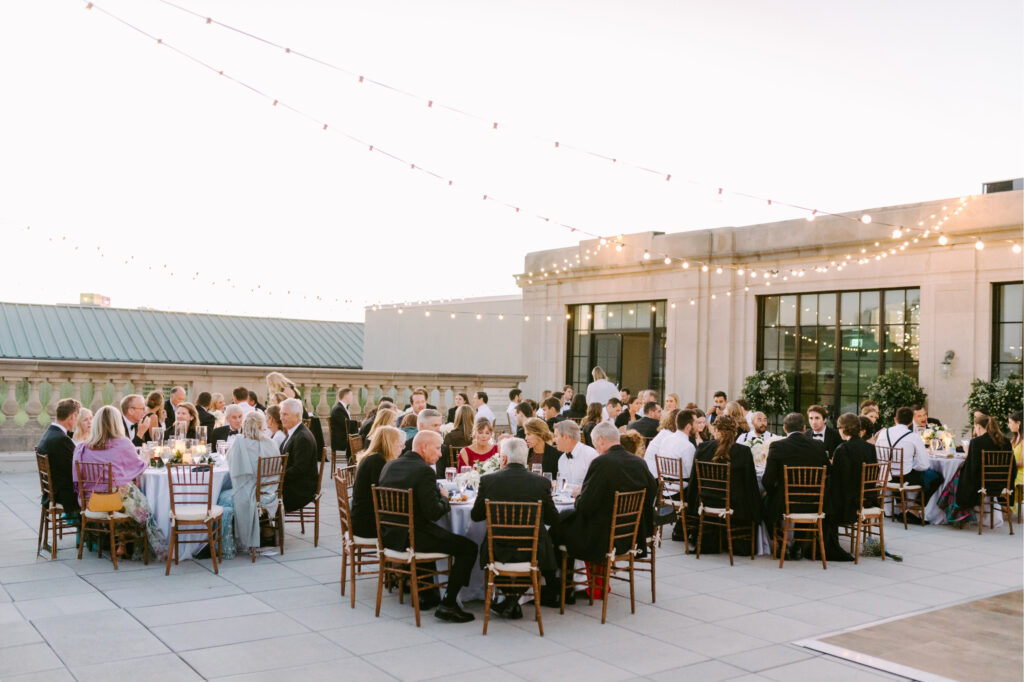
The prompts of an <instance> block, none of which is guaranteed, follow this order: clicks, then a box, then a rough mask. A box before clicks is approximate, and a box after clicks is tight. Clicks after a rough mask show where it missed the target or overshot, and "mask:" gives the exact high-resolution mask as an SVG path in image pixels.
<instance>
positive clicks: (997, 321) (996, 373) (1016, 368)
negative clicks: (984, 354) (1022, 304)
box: [991, 280, 1024, 381]
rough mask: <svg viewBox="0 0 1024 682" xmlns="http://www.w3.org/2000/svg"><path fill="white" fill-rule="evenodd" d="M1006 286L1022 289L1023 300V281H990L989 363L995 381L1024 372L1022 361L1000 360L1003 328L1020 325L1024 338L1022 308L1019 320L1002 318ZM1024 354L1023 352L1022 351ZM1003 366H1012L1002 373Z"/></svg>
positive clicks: (1023, 311) (1023, 297)
mask: <svg viewBox="0 0 1024 682" xmlns="http://www.w3.org/2000/svg"><path fill="white" fill-rule="evenodd" d="M1008 286H1019V287H1021V289H1022V291H1021V293H1022V300H1024V281H1021V280H1011V281H1009V282H993V283H992V363H991V379H992V381H995V380H997V379H1000V378H1005V377H1006V376H1008V375H1009V374H1011V373H1014V374H1024V361H1022V362H1003V361H1002V360H1000V353H1001V351H1002V345H1003V343H1002V341H1003V335H1002V332H1003V328H1004V327H1007V326H1010V325H1014V324H1016V325H1020V326H1021V338H1022V339H1024V310H1022V311H1021V321H1016V320H1009V321H1007V320H1004V319H1002V311H1003V291H1004V290H1005V289H1006V287H1008ZM1022 355H1024V353H1022ZM1004 367H1012V368H1013V369H1011V371H1010V372H1007V373H1005V374H1004V373H1003V368H1004Z"/></svg>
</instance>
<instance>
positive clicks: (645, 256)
mask: <svg viewBox="0 0 1024 682" xmlns="http://www.w3.org/2000/svg"><path fill="white" fill-rule="evenodd" d="M644 260H651V254H650V252H649V251H647V250H646V249H644Z"/></svg>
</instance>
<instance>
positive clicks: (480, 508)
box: [469, 422, 596, 619]
mask: <svg viewBox="0 0 1024 682" xmlns="http://www.w3.org/2000/svg"><path fill="white" fill-rule="evenodd" d="M564 424H572V425H573V426H576V424H575V423H574V422H561V423H560V424H559V426H562V425H564ZM556 433H557V429H556ZM583 447H586V446H583ZM526 451H527V448H526V443H525V442H524V441H522V440H521V439H519V438H506V439H505V440H504V441H503V442H502V444H501V454H500V455H498V456H499V457H501V459H502V468H501V471H496V472H494V473H493V474H488V475H486V476H484V477H482V478H481V479H480V491H479V493H478V494H477V496H476V502H474V503H473V509H472V511H470V513H469V517H470V518H471V519H472V520H473V521H486V520H487V502H488V501H490V502H540V503H541V523H540V533H539V535H538V536H537V567H538V568H539V569H540V572H541V575H542V576H543V578H544V587H543V588H542V589H541V595H540V603H541V604H543V605H544V606H550V607H557V606H559V605H560V600H559V596H558V585H559V583H558V581H557V578H556V574H555V570H556V567H555V548H554V545H552V544H551V537H550V535H549V534H548V529H547V526H557V524H558V510H557V509H555V504H554V502H552V501H551V481H549V480H548V479H546V478H544V477H543V476H539V475H537V474H534V473H530V472H529V471H527V469H526V456H527V455H526ZM595 456H596V453H595ZM506 534H507V533H506ZM489 560H490V557H489V555H488V550H487V538H486V536H485V537H484V540H483V542H481V543H480V566H481V567H485V566H486V565H487V562H488V561H489ZM494 560H495V561H500V562H503V563H517V562H522V561H529V560H530V555H529V554H528V553H526V552H523V551H521V550H519V549H518V548H517V547H515V546H514V545H512V543H511V541H508V540H506V541H497V540H495V542H494ZM529 585H530V583H529V581H528V580H527V581H526V582H525V583H524V584H523V588H522V589H521V590H520V589H518V588H505V589H504V592H505V595H506V596H505V599H504V600H503V601H501V602H499V603H497V604H494V603H492V605H491V609H492V610H493V611H494V612H495V613H497V614H498V615H500V616H503V617H505V618H512V619H515V618H522V616H523V612H522V609H521V608H520V607H519V597H520V596H521V595H522V594H523V592H525V591H526V589H527V587H529Z"/></svg>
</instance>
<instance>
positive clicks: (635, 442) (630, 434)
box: [619, 429, 654, 457]
mask: <svg viewBox="0 0 1024 682" xmlns="http://www.w3.org/2000/svg"><path fill="white" fill-rule="evenodd" d="M651 444H652V445H653V444H654V441H651ZM619 445H621V446H622V449H623V450H625V451H626V452H628V453H630V454H633V455H636V456H637V457H643V456H644V453H645V452H646V448H645V447H644V437H643V436H641V435H640V432H639V431H637V430H636V429H630V430H628V431H626V432H625V433H623V434H622V435H621V436H619Z"/></svg>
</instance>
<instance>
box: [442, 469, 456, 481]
mask: <svg viewBox="0 0 1024 682" xmlns="http://www.w3.org/2000/svg"><path fill="white" fill-rule="evenodd" d="M444 480H446V481H448V482H449V483H454V482H455V467H446V468H445V470H444Z"/></svg>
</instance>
